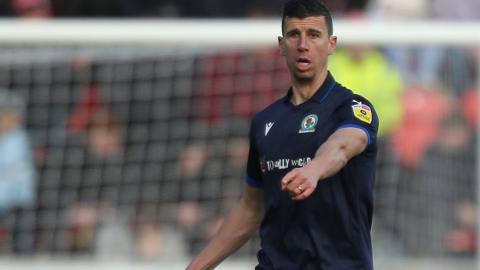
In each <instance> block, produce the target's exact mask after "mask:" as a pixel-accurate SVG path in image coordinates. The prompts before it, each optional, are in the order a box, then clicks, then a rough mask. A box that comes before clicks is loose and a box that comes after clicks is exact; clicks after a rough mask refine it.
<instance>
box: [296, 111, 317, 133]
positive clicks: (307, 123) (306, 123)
mask: <svg viewBox="0 0 480 270" xmlns="http://www.w3.org/2000/svg"><path fill="white" fill-rule="evenodd" d="M317 123H318V117H317V115H316V114H309V115H307V116H305V118H303V120H302V123H301V124H300V130H299V131H298V133H309V132H314V131H315V127H316V126H317Z"/></svg>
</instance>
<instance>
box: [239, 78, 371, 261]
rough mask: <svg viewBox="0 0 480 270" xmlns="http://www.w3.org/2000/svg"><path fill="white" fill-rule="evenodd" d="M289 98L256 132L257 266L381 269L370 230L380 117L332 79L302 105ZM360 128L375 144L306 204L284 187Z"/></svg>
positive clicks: (250, 173) (264, 115) (252, 167)
mask: <svg viewBox="0 0 480 270" xmlns="http://www.w3.org/2000/svg"><path fill="white" fill-rule="evenodd" d="M291 95H292V93H291V90H290V91H289V93H288V94H287V95H286V96H285V97H283V98H281V99H279V100H278V101H276V102H275V103H273V104H272V105H270V106H269V107H267V108H266V109H265V110H263V111H262V112H259V113H258V114H257V115H256V116H255V117H254V118H253V120H252V125H251V129H250V153H249V159H248V166H247V177H246V182H247V184H248V185H250V186H253V187H258V188H262V189H263V190H264V204H265V216H264V219H263V221H262V224H261V227H260V238H261V249H260V251H259V252H258V261H259V264H258V266H257V269H278V270H281V269H285V270H287V269H288V270H297V269H298V270H310V269H316V270H319V269H322V270H352V269H355V270H363V269H366V270H370V269H373V262H372V261H373V259H372V247H371V239H370V229H371V224H372V211H373V187H374V178H375V160H376V152H377V142H376V141H377V140H376V134H377V130H378V117H377V115H376V113H375V110H374V108H373V107H372V105H371V104H370V102H368V100H366V99H365V98H363V97H361V96H359V95H355V94H353V92H352V91H350V90H348V89H347V88H345V87H343V86H342V85H340V84H339V83H337V82H336V81H335V80H334V78H333V77H332V76H331V75H330V74H328V76H327V78H326V80H325V82H324V83H323V85H322V86H321V87H320V89H319V90H318V91H317V92H316V93H315V94H314V96H312V98H310V99H309V100H307V101H306V102H304V103H302V104H300V105H298V106H295V105H293V104H292V103H291V102H290V101H289V100H290V97H291ZM346 127H353V128H359V129H361V130H363V131H364V132H365V133H366V134H367V136H368V146H367V147H366V149H365V150H364V151H363V152H362V153H360V154H359V155H357V156H355V157H353V158H352V159H350V160H349V162H348V163H347V164H346V165H345V166H344V167H343V168H342V169H341V170H340V171H339V172H338V173H337V174H335V175H333V176H331V177H329V178H326V179H322V180H321V181H319V182H318V185H317V187H316V189H315V191H314V192H313V193H312V194H311V195H310V196H309V197H308V198H306V199H305V200H301V201H294V200H292V199H291V198H290V196H289V194H288V193H287V192H284V191H282V190H281V185H280V181H281V179H282V178H283V176H284V175H285V174H287V173H288V172H289V171H290V170H292V169H294V168H297V167H302V166H304V165H305V164H307V163H308V162H309V161H310V160H311V159H313V158H314V156H315V153H316V151H317V150H318V148H319V147H320V145H322V143H324V142H325V141H326V140H327V139H328V137H329V136H330V135H332V133H334V132H335V131H336V130H338V129H341V128H346Z"/></svg>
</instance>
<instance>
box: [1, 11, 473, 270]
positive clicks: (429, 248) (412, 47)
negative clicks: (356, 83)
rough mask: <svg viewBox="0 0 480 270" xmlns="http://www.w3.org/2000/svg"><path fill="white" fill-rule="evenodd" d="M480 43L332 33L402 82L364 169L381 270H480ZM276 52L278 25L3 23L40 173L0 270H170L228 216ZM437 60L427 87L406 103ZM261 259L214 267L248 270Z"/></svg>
mask: <svg viewBox="0 0 480 270" xmlns="http://www.w3.org/2000/svg"><path fill="white" fill-rule="evenodd" d="M478 29H480V23H478V22H445V21H438V22H436V21H375V20H374V21H370V20H362V21H347V20H335V21H334V34H335V35H337V36H338V46H339V49H345V50H348V47H355V46H356V47H369V48H374V49H375V52H376V54H375V57H383V58H382V59H386V60H385V63H386V65H387V66H388V67H392V69H394V70H395V72H396V74H397V75H398V78H400V79H399V83H398V85H397V87H399V88H400V90H399V92H398V93H399V95H398V97H399V99H401V100H400V101H397V104H401V106H402V108H403V109H402V110H403V117H404V119H402V121H400V120H399V122H398V123H397V124H398V125H399V126H401V129H402V130H403V132H397V133H395V134H394V135H392V138H391V139H390V138H389V140H388V142H385V141H386V140H385V141H384V140H382V145H381V147H382V148H383V147H385V148H387V147H390V145H393V146H391V147H392V149H390V148H388V149H382V150H381V154H380V156H379V160H378V175H379V176H378V179H377V182H376V191H375V192H376V194H375V197H376V209H377V212H375V214H374V216H375V217H374V229H373V238H374V254H375V255H374V260H375V264H376V265H377V268H378V269H426V270H429V269H435V270H438V269H452V268H457V269H473V267H474V265H475V267H477V269H480V266H478V265H477V261H478V258H479V257H480V256H479V255H478V254H475V252H478V251H477V250H476V249H475V247H474V245H475V244H476V243H479V242H480V240H478V239H472V237H478V236H476V231H478V228H479V226H480V225H479V224H480V208H479V207H478V203H477V202H478V201H480V199H479V198H478V196H479V194H480V184H479V182H480V181H479V179H478V175H479V172H478V168H479V166H478V156H479V153H480V149H475V150H476V151H472V150H473V149H472V148H473V147H472V145H474V144H473V143H476V141H478V138H477V137H478V134H479V132H478V130H476V129H478V128H479V125H478V124H477V121H478V118H477V116H476V113H477V110H476V105H477V104H478V102H479V101H478V100H477V99H478V96H479V93H478V91H479V89H480V35H478V34H476V33H477V32H478ZM279 35H281V28H280V18H274V19H208V20H207V19H199V20H195V19H158V20H156V19H149V20H139V19H128V20H90V19H89V20H73V19H54V20H46V21H30V20H5V19H2V20H0V92H8V93H13V94H14V95H16V96H18V97H20V98H21V99H23V101H24V104H25V105H26V106H25V108H24V111H23V113H24V123H23V125H24V126H25V128H26V131H27V133H28V135H29V139H30V142H31V147H32V153H33V155H32V158H33V160H34V161H35V166H36V168H37V173H36V177H35V193H36V197H35V198H34V199H33V202H34V203H33V204H29V205H18V206H15V207H14V208H12V209H10V210H9V211H8V214H6V215H3V216H1V218H2V219H0V231H1V232H3V233H4V235H5V236H4V237H3V236H1V232H0V246H2V244H3V246H4V247H5V248H3V247H2V248H0V253H1V257H3V258H4V259H1V258H0V267H1V266H5V267H9V266H10V267H12V269H13V268H14V269H29V268H28V267H30V265H32V263H35V258H39V257H40V258H47V260H46V261H43V260H42V261H41V266H42V267H44V268H46V267H50V266H51V267H60V268H63V267H64V266H65V265H68V264H71V265H72V266H75V267H76V266H78V267H83V265H85V263H88V264H89V263H91V261H94V262H98V264H96V265H98V267H99V269H110V268H111V266H112V265H115V266H116V264H112V265H110V266H108V265H106V264H105V261H104V260H103V259H105V258H110V257H112V258H118V259H119V260H126V261H128V262H129V263H128V264H126V265H127V266H125V269H128V268H129V267H130V265H138V266H139V267H145V269H149V267H150V264H149V263H151V265H154V266H155V267H156V266H158V265H160V266H161V267H165V269H172V268H169V266H171V265H173V264H170V262H171V261H172V259H174V260H176V261H175V263H174V265H175V267H177V268H178V269H181V267H182V266H181V265H183V264H184V263H185V262H187V261H188V259H189V257H190V256H191V255H192V254H195V253H196V252H198V250H199V249H200V248H201V247H202V246H203V245H204V244H205V241H206V239H208V238H209V237H210V236H211V235H212V233H213V232H214V231H215V229H216V228H218V224H220V222H221V221H222V216H223V215H224V214H225V213H226V212H228V211H229V209H231V207H232V206H233V205H235V203H236V199H237V198H238V196H239V192H240V190H241V188H242V184H243V183H242V179H243V175H244V171H245V170H244V164H245V157H246V153H247V150H248V142H247V141H246V139H247V134H248V126H249V121H250V118H251V117H252V116H253V114H254V113H255V112H257V111H259V110H261V109H262V108H264V107H265V106H266V105H268V104H269V103H270V102H272V101H273V100H275V99H276V98H278V97H280V96H282V95H283V94H284V93H285V91H286V89H287V88H288V87H289V76H288V70H287V69H286V66H285V64H284V61H283V59H282V57H281V56H280V55H279V53H278V49H277V48H276V47H277V43H278V41H277V37H278V36H279ZM392 48H393V49H394V51H392V50H389V49H392ZM429 48H433V49H432V50H430V49H429ZM439 48H440V50H437V49H439ZM396 49H398V50H399V51H402V52H404V53H406V54H403V56H405V55H409V59H408V61H406V62H405V63H406V64H407V65H409V67H411V68H412V69H415V70H409V69H408V68H407V69H404V70H403V71H405V72H406V73H405V74H410V75H411V76H412V77H409V76H406V77H405V74H404V73H402V72H401V67H400V64H398V63H397V62H395V61H394V59H397V60H398V58H395V57H392V58H389V56H398V55H395V53H398V51H395V50H396ZM392 52H393V53H394V55H390V54H389V53H392ZM411 52H413V53H411ZM410 53H411V54H410ZM436 53H438V54H441V55H442V58H441V59H440V60H438V59H439V58H435V59H437V63H436V65H437V67H436V69H435V72H434V73H432V74H433V76H434V77H433V78H430V77H429V79H430V81H433V82H434V83H433V84H432V85H421V86H419V85H420V83H421V82H420V81H416V78H417V76H418V77H419V78H420V77H421V75H422V71H421V69H420V68H419V66H422V64H424V63H423V62H422V61H424V60H422V59H424V58H422V57H423V56H425V55H428V54H436ZM334 57H335V55H334ZM333 59H335V58H333ZM375 59H377V58H375ZM428 59H430V60H431V59H434V58H428ZM430 60H429V61H430ZM333 61H335V60H333ZM337 61H338V58H337ZM425 61H427V60H425ZM337 63H338V62H337ZM333 64H334V65H335V63H333ZM427 64H432V65H433V64H434V63H430V62H429V63H427ZM397 65H398V66H397ZM384 74H387V73H384ZM338 75H339V76H338V78H341V77H342V75H341V74H338ZM387 75H388V76H390V75H391V74H390V73H388V74H387ZM334 76H336V75H335V74H334ZM359 76H360V75H359ZM345 78H347V79H348V75H347V76H346V77H345ZM376 78H382V79H384V80H385V81H389V80H394V78H395V76H391V77H387V76H386V75H385V76H384V77H376ZM392 78H393V79H392ZM340 83H343V82H342V81H340ZM345 83H347V82H345ZM382 83H385V82H382ZM382 85H385V86H389V85H387V84H382ZM432 88H433V89H432ZM376 94H377V95H375V96H374V97H373V98H375V99H376V98H377V97H378V98H379V100H382V99H381V98H384V93H382V92H378V93H376ZM2 97H3V96H2V95H0V98H2ZM386 99H388V97H387V98H386ZM1 104H2V103H0V106H1ZM374 105H375V104H374ZM375 106H376V105H375ZM387 110H388V108H387ZM387 113H388V111H387V112H386V114H387ZM406 118H408V119H406ZM405 119H406V120H405ZM406 131H408V132H406ZM472 132H473V135H472V134H470V133H472ZM0 135H1V133H0ZM472 136H473V137H475V138H473V137H472ZM470 143H471V144H470ZM387 145H388V146H387ZM476 145H478V144H476ZM477 147H478V146H477ZM462 151H463V152H462ZM0 155H2V154H1V153H0ZM0 181H2V179H0ZM472 194H473V195H472ZM475 213H476V215H475ZM472 226H473V228H472ZM475 240H476V241H475ZM258 248H259V240H258V238H255V239H253V240H252V241H251V242H249V243H248V244H247V245H246V246H245V247H244V248H242V249H241V250H240V251H239V252H238V253H237V255H235V256H234V257H233V258H232V260H231V261H229V262H228V263H229V264H227V265H231V267H237V268H239V269H240V268H252V267H253V265H254V262H255V252H256V251H257V250H258ZM17 255H22V256H17ZM24 255H27V256H24ZM71 257H74V260H72V261H69V260H68V258H71ZM145 262H147V264H145ZM22 267H24V268H22ZM223 267H225V269H229V268H228V267H227V266H223ZM52 269H54V268H52ZM117 269H118V268H117ZM175 269H176V268H175ZM232 269H233V268H232Z"/></svg>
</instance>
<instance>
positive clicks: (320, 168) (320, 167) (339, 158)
mask: <svg viewBox="0 0 480 270" xmlns="http://www.w3.org/2000/svg"><path fill="white" fill-rule="evenodd" d="M351 132H357V133H358V132H360V133H362V132H363V131H360V130H350V132H349V133H350V134H349V135H352V133H351ZM346 134H348V133H345V132H338V133H335V134H334V135H333V136H332V137H330V138H329V140H327V141H326V142H325V143H324V144H323V145H322V146H320V148H319V149H318V150H317V152H316V154H315V157H314V158H313V159H312V161H311V162H310V163H309V164H307V166H308V167H314V168H315V171H316V172H317V174H318V175H317V179H324V178H327V177H330V176H332V175H334V174H336V173H337V172H339V171H340V170H341V169H342V168H343V167H344V166H345V165H346V164H347V162H348V161H349V160H350V159H351V158H352V157H353V156H355V155H357V154H358V153H360V152H362V151H363V150H364V149H365V147H366V145H367V142H368V140H367V138H366V137H365V136H361V135H363V133H362V134H361V135H358V136H357V137H356V138H355V139H352V138H351V137H350V136H347V135H346ZM352 137H353V136H352Z"/></svg>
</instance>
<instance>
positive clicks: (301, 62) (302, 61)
mask: <svg viewBox="0 0 480 270" xmlns="http://www.w3.org/2000/svg"><path fill="white" fill-rule="evenodd" d="M311 63H312V62H311V61H310V59H308V58H306V57H299V58H298V59H297V64H296V67H297V69H298V70H300V71H305V70H307V69H308V68H309V67H310V64H311Z"/></svg>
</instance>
